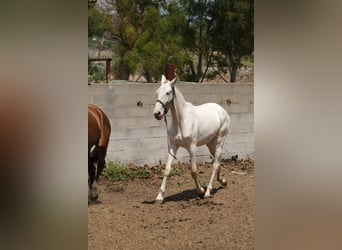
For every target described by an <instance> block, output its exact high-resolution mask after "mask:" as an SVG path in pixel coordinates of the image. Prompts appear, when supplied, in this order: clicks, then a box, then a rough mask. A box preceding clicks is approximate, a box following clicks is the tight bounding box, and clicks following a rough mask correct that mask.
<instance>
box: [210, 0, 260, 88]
mask: <svg viewBox="0 0 342 250" xmlns="http://www.w3.org/2000/svg"><path fill="white" fill-rule="evenodd" d="M211 13H212V17H213V18H212V28H211V31H210V33H211V35H210V37H211V43H212V49H213V50H214V51H216V52H217V54H216V56H217V62H218V65H219V67H221V68H222V67H228V69H229V72H230V81H231V82H236V78H237V72H238V69H239V67H240V66H241V60H242V58H243V57H245V56H249V55H251V54H252V52H253V51H254V1H253V0H216V1H215V2H214V3H213V4H212V6H211Z"/></svg>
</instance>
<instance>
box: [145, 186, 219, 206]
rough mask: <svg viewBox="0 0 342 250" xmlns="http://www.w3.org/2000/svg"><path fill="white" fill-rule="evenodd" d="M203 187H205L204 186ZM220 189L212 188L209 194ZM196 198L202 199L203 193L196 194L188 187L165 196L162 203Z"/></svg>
mask: <svg viewBox="0 0 342 250" xmlns="http://www.w3.org/2000/svg"><path fill="white" fill-rule="evenodd" d="M205 189H206V187H205ZM220 189H223V187H219V188H213V189H212V190H211V194H212V195H214V194H215V193H217V192H218V190H220ZM197 198H200V199H204V194H203V195H198V193H197V192H196V190H195V189H190V190H185V191H183V192H181V193H177V194H173V195H170V196H167V197H165V198H164V201H163V203H162V204H165V203H167V202H180V201H191V200H194V199H197ZM142 203H143V204H154V203H155V200H150V201H143V202H142Z"/></svg>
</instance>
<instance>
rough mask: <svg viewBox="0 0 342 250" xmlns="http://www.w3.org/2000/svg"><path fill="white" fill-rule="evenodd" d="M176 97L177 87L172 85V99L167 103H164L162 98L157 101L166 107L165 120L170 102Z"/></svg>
mask: <svg viewBox="0 0 342 250" xmlns="http://www.w3.org/2000/svg"><path fill="white" fill-rule="evenodd" d="M174 98H175V87H172V99H171V101H169V102H167V103H163V102H162V101H161V100H157V101H156V102H159V103H160V104H161V105H162V106H163V109H164V114H163V115H164V120H165V119H166V116H165V115H166V114H167V112H169V105H170V103H173V99H174Z"/></svg>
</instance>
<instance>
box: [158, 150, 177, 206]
mask: <svg viewBox="0 0 342 250" xmlns="http://www.w3.org/2000/svg"><path fill="white" fill-rule="evenodd" d="M170 147H171V148H170V152H171V153H172V154H173V155H176V153H177V150H178V146H177V145H172V146H170ZM172 159H173V157H172V155H171V154H169V156H168V159H167V162H166V165H165V170H164V174H163V181H162V184H161V186H160V189H159V193H158V195H157V197H156V201H163V200H164V197H163V194H164V192H165V189H166V179H167V177H168V176H169V174H170V171H171V164H172Z"/></svg>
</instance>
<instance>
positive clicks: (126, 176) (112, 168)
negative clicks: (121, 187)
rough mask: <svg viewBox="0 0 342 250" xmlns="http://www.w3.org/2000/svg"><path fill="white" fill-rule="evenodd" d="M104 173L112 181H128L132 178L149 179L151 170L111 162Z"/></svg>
mask: <svg viewBox="0 0 342 250" xmlns="http://www.w3.org/2000/svg"><path fill="white" fill-rule="evenodd" d="M103 175H104V176H105V177H106V178H107V179H108V180H110V181H126V180H130V179H135V178H138V179H148V178H150V172H148V171H146V170H145V169H143V168H129V167H127V166H123V165H121V164H118V163H114V162H109V163H108V164H107V167H106V168H105V169H104V171H103Z"/></svg>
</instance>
